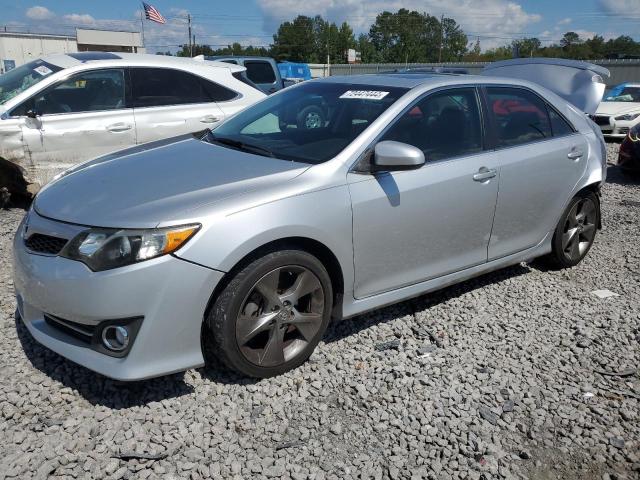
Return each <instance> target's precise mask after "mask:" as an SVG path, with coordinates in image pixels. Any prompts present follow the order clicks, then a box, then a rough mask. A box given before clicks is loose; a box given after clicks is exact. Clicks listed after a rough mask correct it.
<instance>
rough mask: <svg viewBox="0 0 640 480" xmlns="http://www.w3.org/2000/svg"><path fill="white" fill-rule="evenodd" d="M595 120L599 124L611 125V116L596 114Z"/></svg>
mask: <svg viewBox="0 0 640 480" xmlns="http://www.w3.org/2000/svg"><path fill="white" fill-rule="evenodd" d="M594 121H595V122H596V124H598V125H609V117H605V116H603V115H596V116H595V118H594Z"/></svg>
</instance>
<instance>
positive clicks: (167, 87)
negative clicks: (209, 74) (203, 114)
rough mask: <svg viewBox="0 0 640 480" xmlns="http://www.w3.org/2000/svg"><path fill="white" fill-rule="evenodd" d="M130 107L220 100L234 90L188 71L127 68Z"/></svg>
mask: <svg viewBox="0 0 640 480" xmlns="http://www.w3.org/2000/svg"><path fill="white" fill-rule="evenodd" d="M131 82H132V84H133V105H134V107H160V106H168V105H184V104H194V103H208V102H221V101H226V100H231V99H232V98H235V97H237V96H238V94H237V93H236V92H234V91H233V90H230V89H228V88H226V87H223V86H222V85H219V84H217V83H215V82H211V81H208V80H205V79H203V78H201V77H198V76H196V75H192V74H191V73H188V72H184V71H181V70H174V69H170V68H133V69H131Z"/></svg>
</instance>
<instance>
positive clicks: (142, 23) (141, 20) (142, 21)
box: [140, 8, 147, 52]
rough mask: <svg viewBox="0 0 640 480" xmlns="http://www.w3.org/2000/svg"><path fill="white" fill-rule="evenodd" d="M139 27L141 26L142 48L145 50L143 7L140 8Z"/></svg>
mask: <svg viewBox="0 0 640 480" xmlns="http://www.w3.org/2000/svg"><path fill="white" fill-rule="evenodd" d="M140 27H141V28H142V48H144V51H145V52H146V51H147V46H146V45H145V43H144V8H143V9H142V10H140Z"/></svg>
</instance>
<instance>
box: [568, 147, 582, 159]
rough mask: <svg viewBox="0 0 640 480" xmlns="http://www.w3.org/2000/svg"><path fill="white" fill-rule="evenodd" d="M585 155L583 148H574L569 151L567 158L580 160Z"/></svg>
mask: <svg viewBox="0 0 640 480" xmlns="http://www.w3.org/2000/svg"><path fill="white" fill-rule="evenodd" d="M583 155H584V153H583V152H582V150H578V149H575V148H574V149H573V150H571V151H570V152H569V153H567V158H569V159H571V160H578V159H579V158H580V157H582V156H583Z"/></svg>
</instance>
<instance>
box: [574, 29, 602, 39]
mask: <svg viewBox="0 0 640 480" xmlns="http://www.w3.org/2000/svg"><path fill="white" fill-rule="evenodd" d="M573 31H574V32H576V33H577V34H578V35H580V40H589V39H590V38H593V37H595V36H596V35H597V34H596V32H592V31H591V30H580V29H578V30H573Z"/></svg>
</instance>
